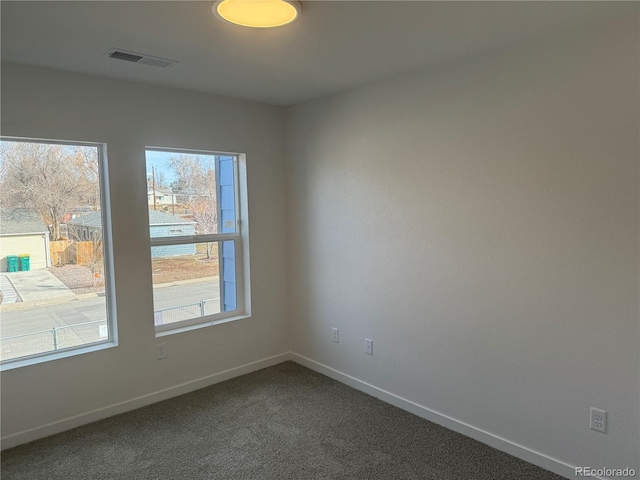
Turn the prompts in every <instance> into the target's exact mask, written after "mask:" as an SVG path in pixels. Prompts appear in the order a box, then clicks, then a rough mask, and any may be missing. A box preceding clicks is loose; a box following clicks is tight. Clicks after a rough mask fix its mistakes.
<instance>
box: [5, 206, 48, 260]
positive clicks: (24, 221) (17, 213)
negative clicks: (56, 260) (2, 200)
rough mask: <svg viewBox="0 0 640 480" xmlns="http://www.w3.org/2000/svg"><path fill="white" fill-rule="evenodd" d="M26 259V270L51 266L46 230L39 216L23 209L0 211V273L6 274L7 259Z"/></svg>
mask: <svg viewBox="0 0 640 480" xmlns="http://www.w3.org/2000/svg"><path fill="white" fill-rule="evenodd" d="M23 254H27V255H29V257H30V258H29V264H30V265H29V268H30V269H32V270H33V269H38V268H47V267H50V266H51V260H50V258H49V257H50V254H49V229H48V228H47V227H46V225H45V224H44V223H43V222H42V219H41V218H40V216H39V215H38V214H37V213H36V212H34V211H33V210H29V209H26V208H0V272H6V271H7V270H8V268H7V256H18V255H23Z"/></svg>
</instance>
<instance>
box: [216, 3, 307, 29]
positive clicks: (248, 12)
mask: <svg viewBox="0 0 640 480" xmlns="http://www.w3.org/2000/svg"><path fill="white" fill-rule="evenodd" d="M212 10H213V13H214V14H215V15H216V16H217V17H218V18H221V19H223V20H226V21H227V22H231V23H235V24H236V25H242V26H243V27H252V28H272V27H280V26H282V25H286V24H288V23H291V22H293V21H294V20H295V19H296V18H298V16H299V15H300V12H301V11H302V5H301V4H300V2H297V1H293V0H291V1H290V0H219V1H217V2H216V3H214V4H213V9H212Z"/></svg>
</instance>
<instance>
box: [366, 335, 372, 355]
mask: <svg viewBox="0 0 640 480" xmlns="http://www.w3.org/2000/svg"><path fill="white" fill-rule="evenodd" d="M364 353H366V354H367V355H373V340H371V339H370V338H365V339H364Z"/></svg>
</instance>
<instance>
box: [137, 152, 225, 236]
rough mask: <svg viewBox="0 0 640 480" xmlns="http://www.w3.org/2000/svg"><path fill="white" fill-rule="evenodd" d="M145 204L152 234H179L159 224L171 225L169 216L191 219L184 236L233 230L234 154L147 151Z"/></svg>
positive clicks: (183, 219) (185, 219)
mask: <svg viewBox="0 0 640 480" xmlns="http://www.w3.org/2000/svg"><path fill="white" fill-rule="evenodd" d="M146 159H147V203H148V206H149V210H150V211H152V212H157V213H155V214H154V213H150V215H149V226H150V229H151V236H152V237H164V236H169V235H182V234H178V233H173V230H170V229H168V228H160V227H159V225H170V226H171V228H172V229H173V228H177V227H176V225H175V224H174V225H171V222H172V221H176V222H179V221H180V220H176V218H174V219H173V220H172V219H171V218H169V217H162V218H157V217H159V214H165V215H172V216H173V217H177V219H182V221H188V222H191V224H192V225H193V228H192V230H193V232H191V233H188V232H185V233H183V234H184V235H193V234H197V235H202V234H212V233H234V232H235V231H236V221H235V219H236V211H235V203H236V202H235V168H234V157H233V156H228V155H226V156H225V155H215V154H203V153H194V152H178V151H160V150H147V151H146Z"/></svg>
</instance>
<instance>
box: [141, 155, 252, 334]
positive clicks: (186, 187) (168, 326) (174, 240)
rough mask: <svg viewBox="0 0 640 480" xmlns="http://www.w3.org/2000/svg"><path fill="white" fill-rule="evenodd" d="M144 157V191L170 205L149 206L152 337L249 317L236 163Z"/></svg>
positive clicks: (228, 158) (217, 158)
mask: <svg viewBox="0 0 640 480" xmlns="http://www.w3.org/2000/svg"><path fill="white" fill-rule="evenodd" d="M146 159H147V186H146V187H147V190H148V191H157V190H160V191H163V192H165V194H164V196H165V198H170V199H171V201H165V202H160V201H156V202H155V203H153V204H150V205H149V236H150V239H151V264H152V281H153V305H154V323H155V326H156V332H157V333H158V334H161V333H162V332H167V331H172V330H176V329H179V328H183V327H192V326H195V325H203V324H206V325H212V324H215V323H217V322H220V321H227V320H228V319H231V318H235V317H238V316H240V315H244V314H246V313H247V310H248V308H246V306H245V300H246V298H247V296H248V295H247V290H248V288H247V287H245V284H244V279H245V274H244V271H243V258H244V257H246V255H245V254H244V252H245V249H246V247H247V244H248V240H247V238H246V228H247V222H246V218H241V216H242V214H241V212H242V209H241V208H240V207H241V200H242V199H243V198H246V197H245V196H243V195H242V194H243V192H244V189H245V187H244V185H243V182H241V181H240V180H239V173H240V172H239V157H238V156H237V155H229V154H218V153H213V152H200V151H178V150H166V149H155V148H149V149H147V152H146ZM244 203H246V202H244Z"/></svg>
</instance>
